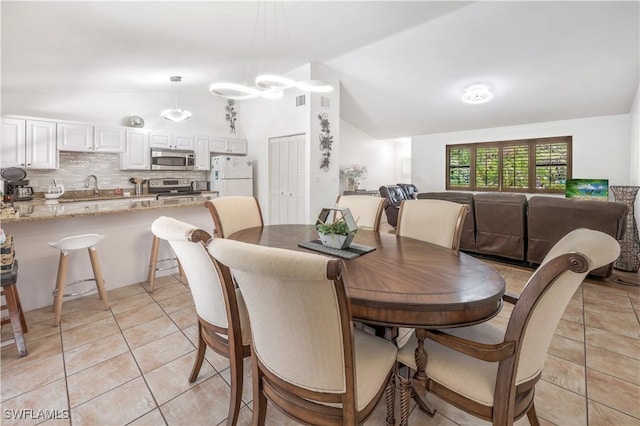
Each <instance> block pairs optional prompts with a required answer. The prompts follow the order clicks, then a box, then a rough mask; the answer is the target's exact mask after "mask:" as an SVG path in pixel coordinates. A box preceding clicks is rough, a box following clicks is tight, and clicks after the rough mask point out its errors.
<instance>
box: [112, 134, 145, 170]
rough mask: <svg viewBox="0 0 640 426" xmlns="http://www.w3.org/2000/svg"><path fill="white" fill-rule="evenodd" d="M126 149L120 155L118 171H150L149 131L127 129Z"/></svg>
mask: <svg viewBox="0 0 640 426" xmlns="http://www.w3.org/2000/svg"><path fill="white" fill-rule="evenodd" d="M126 135H127V136H126V140H127V149H126V151H125V152H124V153H122V154H120V170H151V154H150V153H149V150H150V148H149V141H150V139H149V136H150V135H149V131H148V130H142V129H127V132H126Z"/></svg>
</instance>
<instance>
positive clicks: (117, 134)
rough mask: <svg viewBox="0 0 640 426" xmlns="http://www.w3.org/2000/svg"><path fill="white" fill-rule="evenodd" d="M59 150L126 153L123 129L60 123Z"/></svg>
mask: <svg viewBox="0 0 640 426" xmlns="http://www.w3.org/2000/svg"><path fill="white" fill-rule="evenodd" d="M58 149H59V150H60V151H79V152H124V150H125V130H124V128H122V127H107V126H95V127H94V126H92V125H90V124H83V123H67V122H61V121H58Z"/></svg>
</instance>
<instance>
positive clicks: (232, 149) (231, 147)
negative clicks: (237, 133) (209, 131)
mask: <svg viewBox="0 0 640 426" xmlns="http://www.w3.org/2000/svg"><path fill="white" fill-rule="evenodd" d="M209 150H210V152H211V153H216V154H246V153H247V140H246V139H229V138H210V139H209Z"/></svg>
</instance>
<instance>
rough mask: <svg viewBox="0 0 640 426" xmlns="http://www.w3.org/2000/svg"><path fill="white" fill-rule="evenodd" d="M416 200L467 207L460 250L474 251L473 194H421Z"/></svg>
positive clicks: (448, 192) (449, 192)
mask: <svg viewBox="0 0 640 426" xmlns="http://www.w3.org/2000/svg"><path fill="white" fill-rule="evenodd" d="M417 199H418V200H445V201H452V202H454V203H459V204H468V205H469V208H470V210H469V214H467V216H466V217H465V219H464V226H463V227H462V236H461V238H460V250H466V251H476V221H475V216H474V203H473V194H472V193H471V192H451V191H447V192H421V193H419V194H418V195H417Z"/></svg>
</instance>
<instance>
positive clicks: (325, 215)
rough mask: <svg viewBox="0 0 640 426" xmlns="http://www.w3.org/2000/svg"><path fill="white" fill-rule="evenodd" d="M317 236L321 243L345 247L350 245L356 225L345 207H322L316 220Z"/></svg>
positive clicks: (356, 228) (339, 247)
mask: <svg viewBox="0 0 640 426" xmlns="http://www.w3.org/2000/svg"><path fill="white" fill-rule="evenodd" d="M316 229H317V231H318V237H320V242H321V243H322V245H325V246H327V247H332V248H336V249H341V250H342V249H345V248H347V247H349V246H350V245H351V242H352V241H353V238H354V237H355V236H356V231H358V225H357V224H356V221H355V220H354V219H353V216H352V215H351V211H350V210H349V209H347V208H339V207H326V208H323V209H322V211H321V212H320V215H319V216H318V221H317V222H316Z"/></svg>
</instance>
